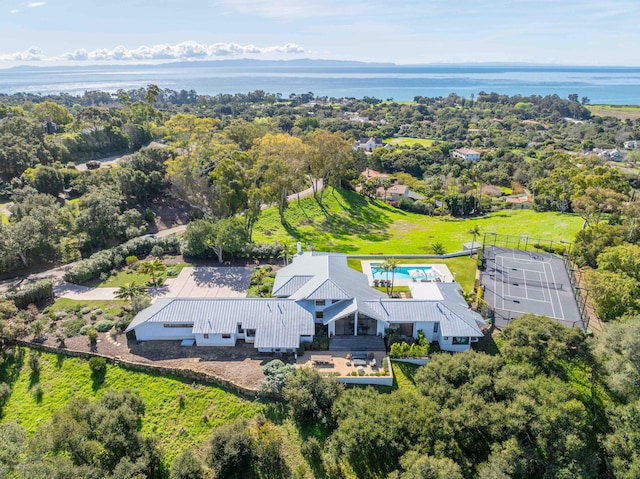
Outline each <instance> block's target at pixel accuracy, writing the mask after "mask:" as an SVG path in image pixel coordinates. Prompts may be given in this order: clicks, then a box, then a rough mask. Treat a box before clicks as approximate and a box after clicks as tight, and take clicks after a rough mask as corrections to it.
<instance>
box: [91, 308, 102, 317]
mask: <svg viewBox="0 0 640 479" xmlns="http://www.w3.org/2000/svg"><path fill="white" fill-rule="evenodd" d="M102 312H103V311H102V309H100V308H98V309H94V310H93V314H95V315H96V316H100V315H102Z"/></svg>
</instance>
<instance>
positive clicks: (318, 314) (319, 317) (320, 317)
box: [316, 311, 324, 319]
mask: <svg viewBox="0 0 640 479" xmlns="http://www.w3.org/2000/svg"><path fill="white" fill-rule="evenodd" d="M322 318H324V313H323V312H322V311H316V319H322Z"/></svg>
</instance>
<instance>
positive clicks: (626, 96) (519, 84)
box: [0, 60, 640, 105]
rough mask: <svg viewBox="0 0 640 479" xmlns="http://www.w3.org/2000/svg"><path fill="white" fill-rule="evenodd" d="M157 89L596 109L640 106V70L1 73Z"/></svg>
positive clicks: (37, 81)
mask: <svg viewBox="0 0 640 479" xmlns="http://www.w3.org/2000/svg"><path fill="white" fill-rule="evenodd" d="M150 83H155V84H157V85H158V86H160V87H161V88H170V89H172V90H182V89H184V90H191V89H193V90H195V91H196V92H198V93H199V94H207V95H216V94H218V93H247V92H249V91H254V90H264V91H266V92H269V93H280V94H282V96H283V97H284V98H287V97H288V96H289V94H291V93H296V94H300V93H307V92H313V93H314V94H315V95H316V96H320V97H322V96H327V97H335V98H339V97H355V98H362V97H365V96H368V97H375V98H379V99H382V100H386V99H393V100H396V101H410V100H413V98H414V97H415V96H425V97H437V96H443V97H444V96H447V95H449V94H450V93H456V94H458V95H460V96H462V97H465V98H470V97H471V95H472V94H473V95H476V96H477V94H478V93H479V92H481V91H485V92H497V93H500V94H507V95H515V94H520V95H525V96H526V95H534V94H535V95H542V96H544V95H551V94H557V95H559V96H560V97H562V98H566V97H567V96H568V95H569V94H571V93H577V94H578V96H579V97H580V98H582V97H583V96H586V97H588V98H589V99H590V101H591V103H609V104H617V105H624V104H628V105H638V104H640V68H638V67H572V66H539V65H508V64H506V65H505V64H501V65H478V64H471V65H420V66H403V65H393V64H364V63H362V64H359V63H356V62H344V63H341V62H322V61H313V60H304V61H298V62H258V61H243V60H238V61H222V62H193V63H184V62H181V63H174V64H164V65H127V66H122V65H99V66H87V67H76V66H73V67H42V68H33V67H17V68H11V69H4V70H0V92H1V93H16V92H29V93H41V94H48V93H60V92H67V93H72V94H81V93H83V92H84V91H86V90H103V91H108V92H116V91H117V90H119V89H124V90H129V89H134V88H140V87H146V86H147V85H148V84H150Z"/></svg>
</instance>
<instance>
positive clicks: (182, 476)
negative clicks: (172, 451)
mask: <svg viewBox="0 0 640 479" xmlns="http://www.w3.org/2000/svg"><path fill="white" fill-rule="evenodd" d="M169 477H170V478H171V479H201V478H203V477H204V470H203V469H202V463H201V462H200V459H198V457H197V456H196V455H195V454H194V453H193V452H192V451H191V450H190V449H186V450H185V451H184V452H182V453H181V454H180V455H179V456H178V457H176V458H175V459H174V460H173V462H172V463H171V470H170V476H169Z"/></svg>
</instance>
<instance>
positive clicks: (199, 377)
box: [7, 339, 258, 399]
mask: <svg viewBox="0 0 640 479" xmlns="http://www.w3.org/2000/svg"><path fill="white" fill-rule="evenodd" d="M7 343H9V344H15V345H17V346H26V347H29V348H32V349H37V350H40V351H45V352H48V353H53V354H64V355H67V356H73V357H78V358H82V359H89V358H91V357H100V358H105V359H106V360H107V361H109V362H110V363H112V364H114V365H117V366H122V367H124V368H125V369H129V370H132V371H141V372H145V373H155V374H165V375H170V374H171V375H174V376H179V377H182V378H184V379H191V380H193V381H197V382H200V383H205V384H213V385H215V386H219V387H221V388H224V389H228V390H230V391H232V392H234V393H236V394H238V395H240V396H242V397H244V398H251V399H255V397H256V396H257V394H258V391H257V389H250V388H246V387H244V386H240V385H239V384H236V383H234V382H233V381H228V380H226V379H222V378H220V377H218V376H214V375H212V374H208V373H204V372H199V371H192V370H190V369H183V368H167V367H164V366H156V365H152V364H145V363H139V362H133V361H126V360H123V359H120V358H113V357H111V356H105V355H103V354H98V353H92V352H88V351H77V350H74V349H67V348H57V347H53V346H47V345H45V344H38V343H33V342H30V341H24V340H22V339H14V340H11V341H7Z"/></svg>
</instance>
